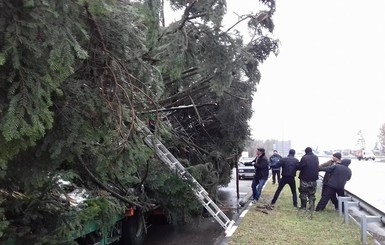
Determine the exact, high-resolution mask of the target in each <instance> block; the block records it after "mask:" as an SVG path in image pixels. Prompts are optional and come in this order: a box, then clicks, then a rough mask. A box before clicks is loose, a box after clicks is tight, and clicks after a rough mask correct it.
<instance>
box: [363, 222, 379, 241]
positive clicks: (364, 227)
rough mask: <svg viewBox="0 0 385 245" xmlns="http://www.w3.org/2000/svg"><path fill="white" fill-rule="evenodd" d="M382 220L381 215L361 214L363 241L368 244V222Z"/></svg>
mask: <svg viewBox="0 0 385 245" xmlns="http://www.w3.org/2000/svg"><path fill="white" fill-rule="evenodd" d="M379 221H381V216H367V215H362V216H361V243H362V244H366V238H367V233H368V223H372V222H379Z"/></svg>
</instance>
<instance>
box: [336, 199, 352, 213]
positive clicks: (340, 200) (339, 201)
mask: <svg viewBox="0 0 385 245" xmlns="http://www.w3.org/2000/svg"><path fill="white" fill-rule="evenodd" d="M345 201H352V197H341V196H339V197H338V215H339V216H342V209H343V205H344V202H345ZM345 210H346V209H345Z"/></svg>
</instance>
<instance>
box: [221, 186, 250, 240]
mask: <svg viewBox="0 0 385 245" xmlns="http://www.w3.org/2000/svg"><path fill="white" fill-rule="evenodd" d="M252 195H253V194H252V193H248V194H247V195H246V196H245V197H243V198H242V199H241V200H240V201H239V203H238V205H239V206H240V207H241V208H240V209H239V212H238V215H236V216H235V217H234V219H235V223H234V225H233V226H232V228H231V229H230V230H229V231H228V232H227V234H225V236H224V237H223V239H222V240H221V241H220V242H219V243H217V244H218V245H226V244H228V242H229V241H230V239H231V237H232V235H233V233H234V232H235V230H236V229H237V228H238V226H239V225H240V224H241V223H242V220H243V218H244V217H245V215H246V213H247V212H248V211H249V209H250V207H251V206H252V205H251V203H250V201H251V196H252Z"/></svg>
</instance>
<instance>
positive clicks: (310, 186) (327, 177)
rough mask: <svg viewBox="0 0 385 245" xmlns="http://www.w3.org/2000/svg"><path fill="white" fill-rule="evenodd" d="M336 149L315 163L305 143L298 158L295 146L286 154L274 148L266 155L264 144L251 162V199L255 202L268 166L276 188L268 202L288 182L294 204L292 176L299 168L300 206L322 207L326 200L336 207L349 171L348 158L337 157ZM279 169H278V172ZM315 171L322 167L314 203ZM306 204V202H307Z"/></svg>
mask: <svg viewBox="0 0 385 245" xmlns="http://www.w3.org/2000/svg"><path fill="white" fill-rule="evenodd" d="M341 158H342V155H341V153H339V152H336V153H334V154H333V156H332V159H331V160H329V161H327V162H325V163H323V164H321V165H320V164H319V160H318V156H317V155H315V154H314V153H313V150H312V149H311V148H310V147H306V149H305V155H303V156H302V157H301V160H298V159H297V158H295V150H294V149H291V150H290V151H289V154H288V156H287V157H281V156H280V155H279V154H278V152H277V151H274V152H273V154H272V155H271V156H270V158H267V156H266V155H265V149H264V148H258V149H257V156H256V157H255V159H254V160H253V161H252V163H254V168H255V175H254V178H253V182H252V184H251V189H252V192H253V203H256V202H258V200H259V198H260V196H261V193H262V188H263V186H264V185H265V183H266V181H267V179H268V177H269V169H271V170H272V182H273V184H275V183H276V182H278V187H277V190H276V192H275V194H274V197H273V199H272V200H271V203H270V205H274V204H275V203H276V201H277V199H278V197H279V195H280V193H281V191H282V189H283V187H284V186H285V185H286V184H288V185H289V186H290V189H291V193H292V196H293V206H294V207H298V203H297V191H296V182H295V177H296V173H297V171H299V176H298V178H299V180H300V184H299V188H298V190H299V198H300V201H301V204H300V207H299V208H300V209H306V208H308V209H309V210H311V211H314V210H315V211H322V210H324V209H325V207H326V205H327V203H328V202H329V200H331V201H332V203H333V204H334V207H335V208H336V209H338V201H337V196H343V195H344V188H345V184H346V182H347V181H348V180H350V178H351V176H352V171H351V170H350V169H349V164H350V163H351V160H350V159H341ZM281 169H282V172H281ZM319 171H324V172H325V174H324V177H323V185H322V193H321V199H320V201H319V202H318V204H317V206H316V207H315V201H316V197H315V194H316V190H317V180H318V178H319ZM307 204H309V206H307Z"/></svg>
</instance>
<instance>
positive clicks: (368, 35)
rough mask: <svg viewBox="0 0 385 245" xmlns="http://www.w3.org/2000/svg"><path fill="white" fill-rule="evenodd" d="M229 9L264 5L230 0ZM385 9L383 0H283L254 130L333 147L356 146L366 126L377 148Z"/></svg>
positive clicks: (383, 98)
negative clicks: (277, 50) (276, 48)
mask: <svg viewBox="0 0 385 245" xmlns="http://www.w3.org/2000/svg"><path fill="white" fill-rule="evenodd" d="M228 8H229V9H228V15H234V14H232V12H233V11H235V12H237V13H238V14H242V13H249V12H250V11H254V9H255V10H257V5H256V4H255V1H250V0H228ZM254 12H255V11H254ZM384 13H385V1H383V0H366V1H359V0H306V1H305V0H302V1H301V0H278V1H277V11H276V13H275V15H274V18H273V20H274V23H275V31H274V35H275V37H277V38H278V39H279V40H280V42H281V46H280V54H279V55H278V56H277V57H274V56H271V57H270V58H269V59H268V61H267V62H265V63H264V64H263V65H262V67H261V72H262V80H261V82H260V85H259V86H258V91H257V93H256V94H255V96H254V104H253V108H254V116H253V118H252V119H251V120H250V125H251V128H252V134H253V137H254V138H255V139H279V140H282V139H284V140H289V139H290V140H292V143H293V146H294V147H300V148H301V147H306V146H312V147H317V146H318V147H320V148H322V149H332V148H337V147H341V148H345V147H346V148H347V147H352V146H354V145H355V143H356V141H357V138H358V137H357V133H358V131H359V130H362V131H363V134H364V138H365V140H366V143H367V148H373V146H374V143H375V141H376V139H377V135H378V134H379V132H380V131H379V128H380V127H381V125H382V124H383V123H385V113H384V111H383V107H384V105H385V94H384V91H385V86H384V71H385V69H384V68H385V15H384Z"/></svg>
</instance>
